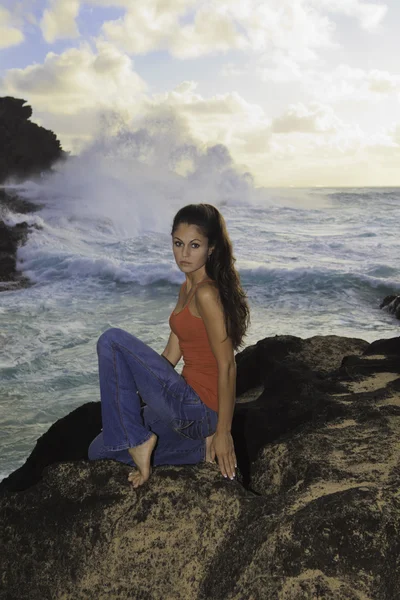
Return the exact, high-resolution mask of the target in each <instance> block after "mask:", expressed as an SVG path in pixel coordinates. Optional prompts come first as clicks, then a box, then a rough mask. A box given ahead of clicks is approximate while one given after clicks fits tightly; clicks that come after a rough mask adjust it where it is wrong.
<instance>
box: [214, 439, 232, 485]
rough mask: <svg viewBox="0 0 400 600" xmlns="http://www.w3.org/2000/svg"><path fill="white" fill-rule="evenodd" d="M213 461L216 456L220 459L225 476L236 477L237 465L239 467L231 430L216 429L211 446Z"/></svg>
mask: <svg viewBox="0 0 400 600" xmlns="http://www.w3.org/2000/svg"><path fill="white" fill-rule="evenodd" d="M210 454H211V461H212V462H214V460H215V457H217V460H218V466H219V468H220V470H221V473H222V475H223V476H224V477H229V478H230V479H233V478H234V477H235V467H237V462H236V455H235V447H234V445H233V439H232V435H231V432H230V431H224V432H218V431H216V432H215V434H214V437H213V439H212V442H211V446H210Z"/></svg>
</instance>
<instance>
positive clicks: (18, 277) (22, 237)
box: [0, 190, 40, 292]
mask: <svg viewBox="0 0 400 600" xmlns="http://www.w3.org/2000/svg"><path fill="white" fill-rule="evenodd" d="M39 208H40V207H39V206H38V205H35V204H32V202H28V201H26V200H23V199H22V198H19V197H18V196H17V195H16V194H14V193H12V192H10V191H9V192H8V193H7V192H6V191H5V190H0V292H1V291H6V290H13V289H16V288H20V287H27V286H28V285H29V283H30V282H29V279H28V278H27V277H24V276H23V275H22V274H21V272H20V271H18V270H17V266H16V264H17V260H16V255H17V250H18V248H19V246H21V245H23V244H25V242H26V240H27V237H28V233H29V230H30V229H31V228H32V227H37V226H36V225H28V223H27V222H26V221H22V222H20V223H18V224H16V225H9V224H7V211H8V210H12V211H13V212H17V213H20V214H25V213H32V212H34V211H36V210H39Z"/></svg>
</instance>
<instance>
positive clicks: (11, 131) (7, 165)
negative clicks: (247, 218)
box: [0, 96, 67, 183]
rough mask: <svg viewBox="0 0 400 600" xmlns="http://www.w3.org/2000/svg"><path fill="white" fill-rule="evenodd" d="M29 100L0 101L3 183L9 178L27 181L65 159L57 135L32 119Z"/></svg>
mask: <svg viewBox="0 0 400 600" xmlns="http://www.w3.org/2000/svg"><path fill="white" fill-rule="evenodd" d="M25 104H26V100H21V99H19V98H12V97H10V96H6V97H2V98H0V183H2V182H4V181H5V180H6V179H7V178H8V177H13V178H16V179H26V177H28V176H31V175H34V174H40V172H41V171H45V170H47V169H49V168H50V167H51V166H52V165H53V163H54V162H55V161H57V160H60V159H63V158H66V156H67V154H66V153H65V152H63V150H62V148H61V144H60V142H59V141H58V139H57V137H56V135H55V134H54V133H53V132H52V131H50V130H48V129H45V128H44V127H40V126H39V125H37V124H36V123H32V122H31V121H30V120H29V119H30V117H31V116H32V109H31V107H30V106H24V105H25Z"/></svg>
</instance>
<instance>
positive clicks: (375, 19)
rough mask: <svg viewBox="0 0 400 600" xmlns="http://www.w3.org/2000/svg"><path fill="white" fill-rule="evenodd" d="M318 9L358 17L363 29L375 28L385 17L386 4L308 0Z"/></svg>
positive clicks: (342, 0)
mask: <svg viewBox="0 0 400 600" xmlns="http://www.w3.org/2000/svg"><path fill="white" fill-rule="evenodd" d="M310 2H311V4H312V5H314V6H315V7H316V8H318V9H319V10H327V11H329V12H331V13H338V14H342V15H345V16H348V17H354V18H356V19H358V21H359V22H360V25H361V27H362V28H363V29H366V30H367V31H373V30H374V29H377V28H378V27H379V25H380V24H381V23H382V21H383V19H384V18H385V16H386V14H387V11H388V6H387V5H386V4H377V3H376V2H372V3H371V2H365V1H363V0H310Z"/></svg>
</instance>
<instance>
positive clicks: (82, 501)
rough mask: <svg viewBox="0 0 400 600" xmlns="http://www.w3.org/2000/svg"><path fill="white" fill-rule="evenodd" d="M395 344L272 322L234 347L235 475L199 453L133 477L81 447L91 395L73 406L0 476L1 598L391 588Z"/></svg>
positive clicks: (298, 599)
mask: <svg viewBox="0 0 400 600" xmlns="http://www.w3.org/2000/svg"><path fill="white" fill-rule="evenodd" d="M399 350H400V338H392V339H391V340H377V341H376V342H373V344H368V343H367V342H365V341H363V340H359V339H348V338H340V337H338V336H314V337H313V338H309V339H307V340H302V339H301V338H296V337H294V336H275V337H272V338H266V339H265V340H260V342H258V343H257V344H256V345H254V346H252V347H250V348H247V349H246V350H244V351H243V352H242V353H240V354H238V355H237V365H238V380H239V378H240V381H241V384H240V386H241V393H240V396H239V398H238V403H237V405H236V410H235V416H234V422H233V429H232V431H233V437H234V441H235V448H236V454H237V458H238V462H239V465H242V468H241V471H244V472H243V483H244V484H245V485H244V486H242V485H241V484H240V483H239V482H238V481H229V480H228V481H227V480H224V479H223V478H222V477H221V475H220V472H219V469H218V467H217V465H210V464H208V463H203V464H200V465H195V466H190V465H187V466H179V467H176V466H175V467H172V466H171V467H168V466H163V467H156V468H155V469H154V471H153V474H152V476H151V478H150V479H149V481H148V482H147V483H146V484H145V485H144V486H143V487H141V488H139V489H138V490H133V489H132V488H130V487H129V485H128V484H127V474H128V472H129V467H128V466H127V465H124V464H121V463H117V462H115V461H111V460H104V461H95V462H89V461H87V460H85V456H86V451H87V445H88V443H89V441H90V439H91V438H92V436H93V437H94V435H96V432H97V431H98V430H99V429H100V407H99V403H89V404H85V405H84V406H82V407H80V408H78V409H77V410H75V411H74V412H73V413H71V414H70V415H67V417H65V418H64V419H63V420H60V421H58V422H57V423H55V424H54V425H53V426H52V428H50V430H49V431H48V432H47V433H46V434H45V435H44V436H42V438H40V440H39V442H38V444H37V447H36V448H35V450H34V452H33V453H32V455H31V457H30V458H29V459H28V461H27V463H26V465H24V467H21V469H22V470H23V469H25V470H24V471H22V470H21V469H20V470H18V471H16V473H15V474H13V475H11V476H10V477H9V478H8V479H7V480H5V481H3V482H2V484H1V485H0V488H1V495H0V552H1V556H2V573H1V581H2V585H3V590H4V596H2V595H1V594H2V592H0V598H3V597H4V598H7V599H10V600H12V599H14V598H15V599H19V598H21V599H22V598H24V599H25V598H29V599H30V600H36V599H39V598H40V599H41V598H43V597H50V598H55V599H56V598H60V599H61V598H62V599H63V600H72V599H73V600H75V599H76V598H79V599H82V600H84V599H88V600H89V599H92V598H93V599H96V600H98V599H102V598H106V597H113V598H121V599H122V598H124V599H125V598H138V599H140V598H143V599H146V600H153V599H154V600H156V599H157V600H158V599H161V598H163V599H164V598H174V599H177V600H179V599H181V598H182V599H185V600H186V599H188V598H190V599H193V600H201V599H206V598H215V599H217V598H218V599H225V598H226V599H228V598H229V599H230V600H255V599H260V600H261V599H264V598H265V599H268V600H302V599H303V598H304V599H307V600H308V599H311V598H320V599H324V600H325V599H332V600H344V599H352V600H361V599H363V598H371V599H372V598H373V599H374V600H388V599H389V598H390V599H392V598H393V599H394V598H396V597H397V595H398V589H399V586H400V570H399V568H398V556H399V554H400V541H399V540H400V498H399V493H398V490H399V488H400V469H399V465H400V446H399V443H398V440H399V435H400V361H399V360H398V354H399ZM249 373H251V375H249ZM251 377H254V380H252V379H251ZM260 387H261V388H263V391H262V393H261V394H260V395H259V396H258V397H255V396H256V393H255V390H257V388H260ZM254 397H255V399H253V400H252V398H254ZM89 428H90V431H89ZM65 461H66V462H65ZM28 463H29V464H28ZM45 465H47V466H45ZM246 469H247V475H246V477H245V474H246ZM18 473H19V475H17V474H18ZM246 478H247V481H245V479H246ZM33 482H35V484H34V485H32V484H33ZM15 489H20V490H24V491H20V492H15V491H13V490H15Z"/></svg>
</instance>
